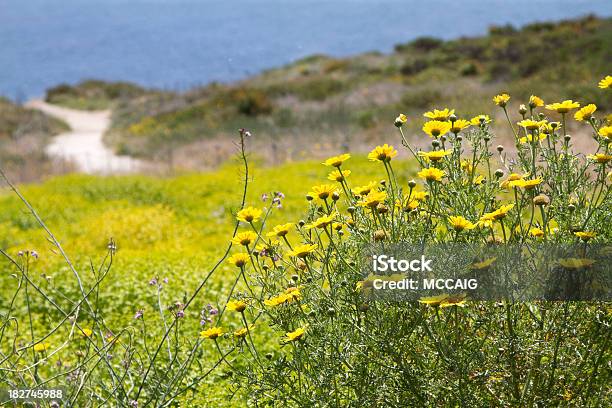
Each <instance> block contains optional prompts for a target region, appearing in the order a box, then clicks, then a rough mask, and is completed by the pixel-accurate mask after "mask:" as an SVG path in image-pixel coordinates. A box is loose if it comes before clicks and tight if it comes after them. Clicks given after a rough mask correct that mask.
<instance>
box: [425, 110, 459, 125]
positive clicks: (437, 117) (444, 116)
mask: <svg viewBox="0 0 612 408" xmlns="http://www.w3.org/2000/svg"><path fill="white" fill-rule="evenodd" d="M454 113H455V110H454V109H448V108H444V109H442V110H438V109H434V110H432V111H429V112H425V113H424V114H423V116H425V117H426V118H428V119H431V120H433V121H442V122H444V121H447V120H448V118H449V117H450V115H452V114H454Z"/></svg>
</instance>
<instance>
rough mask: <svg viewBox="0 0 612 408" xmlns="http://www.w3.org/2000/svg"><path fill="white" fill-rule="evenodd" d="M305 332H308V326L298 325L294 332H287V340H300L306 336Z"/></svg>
mask: <svg viewBox="0 0 612 408" xmlns="http://www.w3.org/2000/svg"><path fill="white" fill-rule="evenodd" d="M304 334H306V327H298V328H297V329H295V330H294V331H292V332H288V333H287V334H286V336H287V337H286V340H285V341H287V342H290V341H298V340H300V339H301V338H302V337H304Z"/></svg>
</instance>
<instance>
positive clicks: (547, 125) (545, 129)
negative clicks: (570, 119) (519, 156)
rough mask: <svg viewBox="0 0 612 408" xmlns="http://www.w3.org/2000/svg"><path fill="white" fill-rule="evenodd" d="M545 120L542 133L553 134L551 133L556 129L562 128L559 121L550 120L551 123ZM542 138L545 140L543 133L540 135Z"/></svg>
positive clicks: (541, 128) (541, 127)
mask: <svg viewBox="0 0 612 408" xmlns="http://www.w3.org/2000/svg"><path fill="white" fill-rule="evenodd" d="M543 122H544V123H543V124H542V125H541V126H540V133H543V134H545V135H551V134H553V133H554V131H555V130H556V129H560V128H561V124H560V123H559V122H550V123H549V122H547V121H543ZM553 124H554V125H553ZM544 138H545V137H544ZM523 139H524V138H522V139H521V140H523ZM540 140H543V137H542V135H540Z"/></svg>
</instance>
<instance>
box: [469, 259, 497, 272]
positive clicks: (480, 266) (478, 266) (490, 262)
mask: <svg viewBox="0 0 612 408" xmlns="http://www.w3.org/2000/svg"><path fill="white" fill-rule="evenodd" d="M496 260H497V258H495V257H493V258H488V259H485V260H484V261H480V262H474V263H473V264H471V265H470V269H475V270H481V269H487V268H488V267H490V266H491V265H493V263H495V261H496Z"/></svg>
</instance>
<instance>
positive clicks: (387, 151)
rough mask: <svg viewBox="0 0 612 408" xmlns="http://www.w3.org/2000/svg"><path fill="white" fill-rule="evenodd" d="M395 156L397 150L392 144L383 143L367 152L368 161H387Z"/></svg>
mask: <svg viewBox="0 0 612 408" xmlns="http://www.w3.org/2000/svg"><path fill="white" fill-rule="evenodd" d="M395 156H397V150H395V148H394V147H393V146H389V145H388V144H386V143H385V144H384V145H382V146H376V147H375V148H374V150H372V151H371V152H370V153H369V154H368V159H370V161H381V162H389V161H391V159H392V158H394V157H395Z"/></svg>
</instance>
